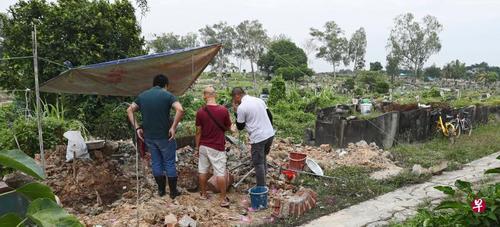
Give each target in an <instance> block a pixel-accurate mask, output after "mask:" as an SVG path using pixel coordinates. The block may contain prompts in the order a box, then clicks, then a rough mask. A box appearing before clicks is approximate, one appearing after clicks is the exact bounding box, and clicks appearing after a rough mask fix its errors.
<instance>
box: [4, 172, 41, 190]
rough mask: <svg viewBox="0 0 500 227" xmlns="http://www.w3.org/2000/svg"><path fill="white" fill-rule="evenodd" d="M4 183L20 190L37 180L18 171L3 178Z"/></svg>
mask: <svg viewBox="0 0 500 227" xmlns="http://www.w3.org/2000/svg"><path fill="white" fill-rule="evenodd" d="M3 181H5V183H6V184H7V185H9V186H10V187H12V188H19V187H21V186H23V185H25V184H27V183H31V182H33V181H35V179H34V178H33V177H31V176H28V175H26V174H24V173H21V172H18V171H16V172H13V173H9V174H7V175H5V176H4V177H3Z"/></svg>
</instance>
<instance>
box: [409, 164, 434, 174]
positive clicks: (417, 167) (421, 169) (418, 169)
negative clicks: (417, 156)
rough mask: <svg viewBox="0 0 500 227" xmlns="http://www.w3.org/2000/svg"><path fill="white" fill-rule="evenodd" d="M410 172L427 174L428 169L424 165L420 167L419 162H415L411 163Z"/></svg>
mask: <svg viewBox="0 0 500 227" xmlns="http://www.w3.org/2000/svg"><path fill="white" fill-rule="evenodd" d="M411 173H413V174H415V175H418V176H420V175H422V174H429V173H430V171H429V170H428V169H426V168H424V167H422V166H421V165H419V164H415V165H413V167H412V168H411Z"/></svg>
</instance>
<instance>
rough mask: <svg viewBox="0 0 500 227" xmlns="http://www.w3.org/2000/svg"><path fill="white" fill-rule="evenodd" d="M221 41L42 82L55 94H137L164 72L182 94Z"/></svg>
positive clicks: (171, 87) (173, 88)
mask: <svg viewBox="0 0 500 227" xmlns="http://www.w3.org/2000/svg"><path fill="white" fill-rule="evenodd" d="M220 48H221V45H220V44H215V45H210V46H204V47H198V48H188V49H180V50H172V51H167V52H164V53H158V54H151V55H144V56H138V57H133V58H126V59H120V60H115V61H109V62H104V63H99V64H93V65H87V66H80V67H77V68H72V69H70V70H67V71H65V72H63V73H61V74H60V75H59V76H57V77H55V78H52V79H50V80H49V81H47V82H45V83H44V84H42V86H41V87H40V90H41V91H43V92H52V93H70V94H93V95H111V96H136V95H138V94H140V93H141V92H142V91H144V90H146V89H149V88H150V87H151V86H152V84H153V78H154V77H155V76H156V75H158V74H164V75H165V76H167V77H168V79H169V91H170V92H172V93H173V94H174V95H182V94H183V93H184V92H185V91H186V90H187V89H188V88H189V87H190V86H191V85H192V84H193V83H194V81H195V80H196V79H197V78H198V76H199V75H200V74H201V72H203V70H204V69H205V68H206V67H207V65H208V64H209V63H210V61H211V60H212V59H213V57H214V56H215V55H216V54H217V52H218V51H219V49H220Z"/></svg>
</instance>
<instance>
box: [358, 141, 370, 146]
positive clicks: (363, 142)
mask: <svg viewBox="0 0 500 227" xmlns="http://www.w3.org/2000/svg"><path fill="white" fill-rule="evenodd" d="M367 145H368V143H367V142H366V141H364V140H361V141H359V142H357V143H356V146H358V147H364V146H367Z"/></svg>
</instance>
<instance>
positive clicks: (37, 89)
mask: <svg viewBox="0 0 500 227" xmlns="http://www.w3.org/2000/svg"><path fill="white" fill-rule="evenodd" d="M31 37H32V39H33V68H34V69H33V70H34V73H35V94H36V121H37V124H38V143H39V145H40V159H41V160H42V168H43V173H44V174H45V153H44V150H43V134H42V119H41V116H40V85H39V83H38V51H37V48H38V43H37V40H36V25H35V24H33V31H32V32H31Z"/></svg>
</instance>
